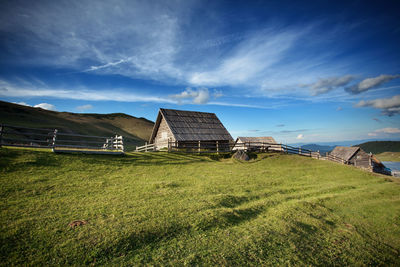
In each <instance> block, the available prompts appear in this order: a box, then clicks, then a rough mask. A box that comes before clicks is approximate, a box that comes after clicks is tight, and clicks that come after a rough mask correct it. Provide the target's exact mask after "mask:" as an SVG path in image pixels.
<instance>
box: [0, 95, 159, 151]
mask: <svg viewBox="0 0 400 267" xmlns="http://www.w3.org/2000/svg"><path fill="white" fill-rule="evenodd" d="M0 123H4V124H10V125H16V126H25V127H33V128H57V129H58V130H59V131H60V132H67V133H78V134H86V135H98V136H112V135H115V134H119V135H123V136H124V137H125V140H126V143H127V146H128V150H129V149H133V148H134V146H136V145H142V144H144V142H145V141H147V140H148V139H149V138H150V135H151V131H152V129H153V125H154V123H153V122H151V121H149V120H146V119H144V118H135V117H132V116H129V115H126V114H122V113H113V114H80V113H69V112H55V111H49V110H44V109H40V108H32V107H27V106H22V105H17V104H13V103H8V102H3V101H0Z"/></svg>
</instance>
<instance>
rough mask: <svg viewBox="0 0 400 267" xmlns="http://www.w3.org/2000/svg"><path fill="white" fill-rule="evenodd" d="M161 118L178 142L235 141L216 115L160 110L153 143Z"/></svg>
mask: <svg viewBox="0 0 400 267" xmlns="http://www.w3.org/2000/svg"><path fill="white" fill-rule="evenodd" d="M161 117H163V118H164V119H165V121H166V122H167V124H168V126H169V128H170V129H171V131H172V134H173V135H174V137H175V139H176V140H177V141H217V140H229V141H233V139H232V136H231V135H230V134H229V132H228V131H227V130H226V129H225V127H224V125H223V124H222V123H221V121H220V120H219V119H218V117H217V116H216V115H215V114H214V113H208V112H197V111H184V110H174V109H163V108H160V112H159V113H158V117H157V120H156V124H155V126H154V129H153V133H152V135H151V138H150V142H153V140H154V138H155V136H156V133H157V131H158V126H159V124H160V122H161Z"/></svg>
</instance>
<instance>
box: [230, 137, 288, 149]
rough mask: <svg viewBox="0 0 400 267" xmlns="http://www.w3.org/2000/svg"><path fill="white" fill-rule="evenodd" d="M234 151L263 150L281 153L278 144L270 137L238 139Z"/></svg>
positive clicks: (280, 146)
mask: <svg viewBox="0 0 400 267" xmlns="http://www.w3.org/2000/svg"><path fill="white" fill-rule="evenodd" d="M233 149H234V150H264V151H282V145H280V144H278V143H277V142H276V141H275V139H274V138H272V137H271V136H261V137H243V136H241V137H238V138H237V139H236V142H235V146H234V147H233Z"/></svg>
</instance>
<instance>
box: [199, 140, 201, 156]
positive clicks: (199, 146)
mask: <svg viewBox="0 0 400 267" xmlns="http://www.w3.org/2000/svg"><path fill="white" fill-rule="evenodd" d="M200 146H201V144H200V140H199V154H200Z"/></svg>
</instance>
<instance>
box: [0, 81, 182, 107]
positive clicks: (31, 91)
mask: <svg viewBox="0 0 400 267" xmlns="http://www.w3.org/2000/svg"><path fill="white" fill-rule="evenodd" d="M43 87H45V89H43ZM0 96H5V97H51V98H59V99H73V100H89V101H119V102H153V103H175V102H174V101H173V100H171V99H168V98H167V97H161V96H148V95H140V94H136V93H132V92H129V91H127V90H122V89H121V90H117V89H116V90H113V91H111V90H91V89H87V88H85V87H78V88H74V89H63V88H49V87H48V86H42V85H39V86H38V85H36V84H35V83H29V82H28V81H25V82H24V83H23V84H15V83H12V82H8V81H4V80H0Z"/></svg>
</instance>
